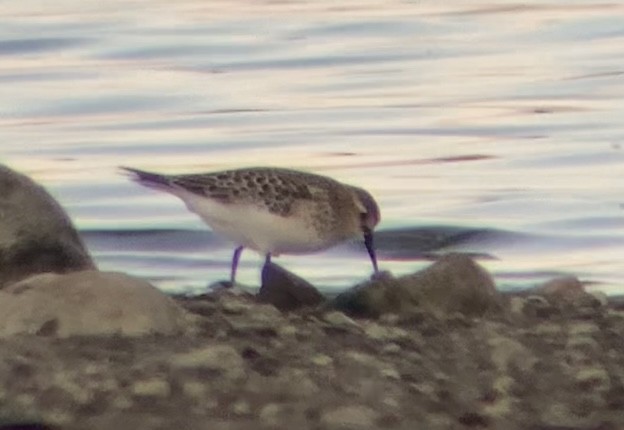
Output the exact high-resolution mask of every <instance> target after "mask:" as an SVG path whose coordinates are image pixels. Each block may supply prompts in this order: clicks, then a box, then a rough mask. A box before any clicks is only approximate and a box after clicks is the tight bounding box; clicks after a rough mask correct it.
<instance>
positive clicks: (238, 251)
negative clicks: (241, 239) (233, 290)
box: [230, 246, 245, 287]
mask: <svg viewBox="0 0 624 430" xmlns="http://www.w3.org/2000/svg"><path fill="white" fill-rule="evenodd" d="M244 248H245V247H244V246H239V247H238V248H236V249H235V250H234V256H233V257H232V269H231V271H230V283H231V284H232V287H233V286H234V284H235V283H236V269H238V260H240V256H241V253H242V252H243V249H244Z"/></svg>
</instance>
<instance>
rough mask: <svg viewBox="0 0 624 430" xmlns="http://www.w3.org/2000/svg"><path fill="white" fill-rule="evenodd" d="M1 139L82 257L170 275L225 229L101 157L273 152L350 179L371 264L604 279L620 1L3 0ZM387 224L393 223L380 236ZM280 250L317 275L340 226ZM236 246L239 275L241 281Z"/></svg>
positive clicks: (340, 255)
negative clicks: (299, 249)
mask: <svg viewBox="0 0 624 430" xmlns="http://www.w3.org/2000/svg"><path fill="white" fill-rule="evenodd" d="M0 7H2V14H1V16H0V61H1V63H0V159H1V160H2V162H4V163H6V164H8V165H10V166H12V167H14V168H16V169H19V170H21V171H23V172H25V173H27V174H29V175H30V176H32V177H33V178H35V179H36V180H38V181H40V182H41V183H43V184H44V185H45V186H46V187H47V188H48V189H49V190H50V191H51V192H52V193H53V194H54V195H55V196H56V197H57V198H58V199H59V200H60V202H61V203H62V204H63V205H64V206H65V207H66V208H67V209H68V211H69V212H70V214H71V216H72V217H73V219H74V220H75V222H76V224H77V225H78V227H79V228H80V230H81V231H82V232H83V234H84V235H85V238H86V240H87V243H88V246H89V248H90V250H91V251H92V253H93V255H94V257H95V258H96V260H97V262H98V264H99V266H100V268H102V269H105V270H121V271H127V272H130V273H132V274H135V275H139V276H145V277H148V278H149V279H151V280H152V281H153V282H155V283H156V284H157V285H158V286H160V287H161V288H163V289H165V290H167V291H187V290H193V289H201V288H203V287H204V286H205V285H206V284H208V283H211V282H213V281H216V280H218V279H224V278H227V273H228V265H229V259H230V256H231V252H232V245H231V244H228V243H227V242H225V241H223V240H221V239H219V238H217V237H215V236H214V235H212V234H211V233H210V232H209V231H208V230H207V229H205V227H204V226H203V224H202V223H201V222H199V221H198V220H197V219H196V218H195V216H194V215H192V214H189V213H187V211H186V209H185V208H184V206H183V205H182V204H181V203H180V202H179V201H177V200H176V199H175V198H173V197H169V196H166V195H162V194H158V193H156V192H151V191H149V190H145V189H142V188H140V187H138V186H136V185H135V184H133V183H130V182H128V181H127V180H126V179H125V178H124V177H122V176H120V175H119V174H118V172H117V171H116V166H118V165H129V166H136V167H141V168H145V169H153V170H159V171H164V172H198V171H210V170H215V169H225V168H232V167H241V166H246V165H276V166H287V167H291V168H298V169H305V170H310V171H314V172H318V173H322V174H327V175H330V176H333V177H335V178H337V179H339V180H343V181H346V182H349V183H352V184H356V185H358V186H362V187H364V188H367V189H369V190H370V191H371V192H372V193H373V194H374V195H375V196H376V197H377V199H378V201H379V203H380V206H381V208H382V215H383V222H382V224H381V231H380V235H379V248H380V250H379V253H380V256H381V263H380V265H381V267H382V268H384V269H390V270H392V271H393V272H395V273H397V274H401V273H407V272H410V271H414V270H417V269H418V268H421V267H423V266H424V265H425V264H428V261H429V259H430V258H431V254H432V253H436V252H440V251H447V250H457V251H462V252H471V253H475V254H476V255H479V256H481V258H480V261H481V263H482V264H484V265H485V266H486V267H487V268H488V269H490V270H492V271H493V272H494V274H495V276H496V279H497V281H498V283H499V285H500V287H501V288H504V289H507V288H521V287H525V286H528V285H531V284H533V283H535V282H538V281H539V280H542V279H546V278H549V277H552V276H556V275H559V274H574V275H577V276H579V277H580V278H581V279H582V280H583V281H585V282H587V283H588V284H591V285H592V287H591V288H595V289H600V290H603V291H606V292H608V293H613V294H616V293H617V294H621V293H624V264H622V260H623V259H624V175H623V173H622V172H623V171H624V150H623V147H622V146H623V145H624V142H623V140H624V139H623V137H624V122H622V118H624V102H623V100H624V63H623V62H622V58H624V26H622V25H621V23H622V22H623V21H622V19H623V18H624V5H623V4H620V3H619V2H599V1H569V0H556V1H546V2H545V1H542V0H539V1H537V0H535V1H528V2H523V3H509V2H508V1H506V0H499V1H496V0H493V1H489V2H471V1H460V0H451V1H447V2H438V1H433V0H431V1H418V2H416V1H399V0H384V1H377V0H353V1H343V2H340V3H336V2H333V1H314V2H301V1H294V0H293V1H288V0H286V1H282V2H275V1H257V0H253V1H252V0H235V1H227V2H226V1H204V0H202V1H199V0H183V1H179V2H165V1H162V0H151V1H140V0H136V1H124V2H121V1H116V0H112V1H109V2H99V1H94V0H80V1H78V0H62V1H56V2H40V1H35V0H24V1H20V2H7V1H5V2H0ZM399 239H400V240H399ZM278 261H279V262H280V263H281V264H283V265H285V266H286V267H288V268H289V269H291V270H293V271H295V272H296V273H298V274H300V275H302V276H304V277H306V278H308V279H310V280H311V281H313V282H315V283H316V284H318V285H321V286H323V287H324V288H327V289H331V290H338V289H341V288H344V287H346V286H349V285H351V284H353V283H354V282H356V281H358V280H361V279H363V278H365V277H366V276H368V275H369V274H370V270H371V268H370V262H369V261H368V259H367V256H366V255H365V253H364V252H363V250H362V246H361V244H358V243H353V244H346V245H345V246H341V247H338V248H336V249H334V250H331V251H328V252H326V253H322V254H319V255H314V256H303V257H302V256H287V257H280V259H279V260H278ZM260 263H261V258H260V257H259V256H256V255H254V254H253V253H251V252H248V253H245V254H243V261H242V266H241V271H240V280H241V281H243V282H247V283H250V284H252V285H257V284H258V277H259V268H260Z"/></svg>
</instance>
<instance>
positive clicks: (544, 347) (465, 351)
mask: <svg viewBox="0 0 624 430" xmlns="http://www.w3.org/2000/svg"><path fill="white" fill-rule="evenodd" d="M24 196H29V198H25V197H24ZM34 200H36V203H35V202H33V201H34ZM51 208H52V209H51ZM50 214H53V215H54V216H50ZM44 215H45V216H44ZM50 218H52V220H51V219H50ZM50 226H52V227H50ZM42 243H43V244H47V245H46V246H40V245H41V244H42ZM59 256H60V257H59ZM623 338H624V306H622V304H621V303H619V302H618V301H616V300H613V299H611V300H609V299H607V297H604V296H602V295H599V294H590V293H588V292H587V291H586V290H585V288H584V286H583V285H582V284H581V283H580V282H579V281H578V280H576V279H575V278H562V279H555V280H553V281H551V282H549V283H547V284H544V285H541V286H536V287H535V288H534V289H532V290H529V291H524V292H521V293H515V294H502V293H500V292H499V291H498V290H497V289H496V287H495V285H494V282H493V281H492V278H491V277H490V275H489V274H488V273H487V272H486V271H485V270H484V269H483V268H482V267H480V266H479V265H478V264H476V263H475V262H474V261H473V260H471V259H470V258H468V257H466V256H461V255H449V256H445V257H443V258H441V259H440V260H439V261H437V262H435V263H434V264H432V265H431V266H430V267H428V268H426V269H425V270H423V271H420V272H417V273H414V274H411V275H407V276H403V277H399V278H395V277H393V276H392V275H391V274H388V273H382V274H380V275H379V276H376V277H375V278H374V279H370V280H367V281H365V282H363V283H362V284H360V285H357V286H355V287H354V288H352V289H351V290H349V291H346V292H345V293H343V294H341V295H339V296H338V297H336V298H332V299H331V300H330V299H327V298H325V297H323V296H321V295H320V294H318V292H316V290H315V289H314V287H313V286H311V285H309V284H307V283H306V282H305V280H302V279H300V278H297V277H296V276H294V275H293V274H290V273H288V272H287V271H285V270H284V269H282V268H280V267H279V266H275V265H270V266H267V267H266V268H265V270H264V273H263V282H262V287H261V290H260V292H259V293H258V294H256V295H251V294H249V293H245V292H242V291H240V290H238V289H237V288H236V287H235V288H223V289H217V290H215V291H213V292H210V293H206V294H202V295H200V296H194V297H184V296H180V297H170V296H167V295H165V294H163V293H161V292H160V291H158V290H157V289H156V288H154V287H152V286H151V285H150V284H149V283H147V282H146V281H144V280H141V279H137V278H133V277H131V276H128V275H126V274H119V273H106V272H100V271H98V270H97V268H96V267H95V265H94V264H93V262H92V260H91V259H90V257H89V256H88V253H87V252H86V250H85V249H84V246H83V245H82V242H81V241H80V238H79V236H78V235H77V233H75V230H74V229H73V226H72V225H71V221H70V220H69V219H68V218H67V216H66V215H65V214H64V212H62V210H60V206H58V204H56V202H54V200H53V199H52V198H51V197H50V196H49V195H48V194H47V193H45V191H44V190H43V189H42V188H40V187H39V186H38V185H36V184H34V183H33V182H32V181H30V180H29V179H28V178H25V177H23V176H21V175H19V174H17V173H15V172H13V171H11V170H9V169H6V168H0V429H45V428H52V429H95V430H99V429H102V430H104V429H107V430H108V429H121V430H125V429H146V430H150V429H174V428H180V429H191V430H194V429H234V430H236V429H241V430H242V429H259V428H260V429H314V430H317V429H318V430H324V429H327V430H333V429H336V430H339V429H405V430H407V429H410V430H411V429H434V430H435V429H467V428H477V429H479V428H482V429H509V430H514V429H551V430H555V429H557V430H562V429H588V430H589V429H592V430H597V429H603V430H607V429H620V428H624V413H623V412H622V410H623V408H624V343H623V342H622V339H623Z"/></svg>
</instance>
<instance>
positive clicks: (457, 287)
mask: <svg viewBox="0 0 624 430" xmlns="http://www.w3.org/2000/svg"><path fill="white" fill-rule="evenodd" d="M333 305H334V306H335V307H336V308H337V309H340V310H342V311H344V312H345V313H349V314H352V315H359V316H366V317H379V316H380V315H383V314H387V313H395V314H399V315H410V314H413V313H414V312H419V311H423V310H424V311H427V312H431V313H434V314H437V315H440V316H449V315H452V314H454V313H457V314H461V315H466V316H482V315H485V314H487V313H492V312H498V311H500V310H501V307H502V301H501V297H500V294H499V293H498V292H497V291H496V287H495V285H494V281H493V280H492V277H491V276H490V275H489V273H487V271H486V270H485V269H483V268H482V267H481V266H479V265H478V264H477V263H475V262H474V261H473V260H472V259H471V258H469V257H466V256H464V255H460V254H449V255H447V256H444V257H442V258H441V259H440V260H439V261H437V262H436V263H434V264H432V265H431V266H429V267H427V268H426V269H424V270H422V271H420V272H417V273H414V274H411V275H406V276H402V277H400V278H393V277H392V276H391V275H389V274H387V273H382V274H380V275H378V276H375V277H374V278H373V279H371V280H370V281H367V282H365V283H364V284H360V285H358V286H356V287H354V288H352V289H351V290H348V291H346V292H345V293H342V294H340V295H339V296H338V297H336V299H335V300H334V302H333Z"/></svg>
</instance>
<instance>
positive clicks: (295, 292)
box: [258, 263, 325, 311]
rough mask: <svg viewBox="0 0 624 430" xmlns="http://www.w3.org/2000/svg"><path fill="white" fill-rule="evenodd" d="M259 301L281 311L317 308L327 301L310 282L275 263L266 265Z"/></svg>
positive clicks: (263, 270)
mask: <svg viewBox="0 0 624 430" xmlns="http://www.w3.org/2000/svg"><path fill="white" fill-rule="evenodd" d="M258 299H259V300H260V301H262V302H264V303H270V304H272V305H273V306H275V307H276V308H278V309H279V310H281V311H292V310H294V309H298V308H302V307H305V306H316V305H318V304H320V303H322V302H323V301H324V300H325V299H324V297H323V296H322V295H321V293H319V292H318V290H317V289H316V288H314V286H313V285H312V284H310V283H309V282H308V281H306V280H305V279H303V278H300V277H299V276H297V275H295V274H293V273H291V272H289V271H288V270H286V269H284V268H283V267H281V266H278V265H277V264H274V263H268V264H265V265H264V268H263V269H262V286H261V287H260V291H259V292H258Z"/></svg>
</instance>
